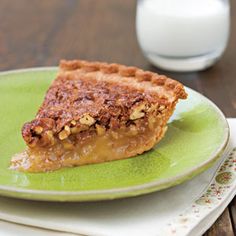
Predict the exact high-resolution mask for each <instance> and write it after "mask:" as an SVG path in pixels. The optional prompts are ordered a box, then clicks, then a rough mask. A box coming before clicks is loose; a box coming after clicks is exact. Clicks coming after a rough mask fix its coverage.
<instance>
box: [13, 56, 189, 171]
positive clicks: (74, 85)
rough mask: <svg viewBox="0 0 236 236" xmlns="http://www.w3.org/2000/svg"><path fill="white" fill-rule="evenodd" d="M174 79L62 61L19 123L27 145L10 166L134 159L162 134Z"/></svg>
mask: <svg viewBox="0 0 236 236" xmlns="http://www.w3.org/2000/svg"><path fill="white" fill-rule="evenodd" d="M186 97H187V94H186V92H185V91H184V88H183V85H182V84H180V83H179V82H177V81H175V80H172V79H170V78H167V77H166V76H164V75H158V74H156V73H152V72H149V71H143V70H141V69H138V68H136V67H127V66H123V65H118V64H107V63H100V62H88V61H81V60H74V61H61V63H60V71H59V74H58V76H57V78H56V79H55V80H54V81H53V83H52V85H51V86H50V88H49V89H48V91H47V93H46V96H45V99H44V102H43V104H42V106H41V107H40V109H39V111H38V113H37V115H36V118H35V119H34V120H32V121H31V122H27V123H25V124H24V126H23V128H22V136H23V138H24V140H25V142H26V144H27V146H28V148H27V150H25V151H24V152H23V153H20V154H16V155H15V156H13V158H12V160H11V168H13V169H18V170H22V171H29V172H40V171H51V170H55V169H59V168H61V167H71V166H79V165H84V164H90V163H99V162H104V161H112V160H118V159H124V158H128V157H133V156H135V155H137V154H141V153H143V152H144V151H147V150H149V149H151V148H152V147H153V146H154V145H155V144H156V143H157V142H159V141H160V139H161V138H162V137H163V136H164V134H165V132H166V129H167V126H166V124H167V121H168V119H169V117H170V116H171V114H172V113H173V111H174V108H175V105H176V103H177V101H178V99H185V98H186Z"/></svg>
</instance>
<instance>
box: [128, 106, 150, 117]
mask: <svg viewBox="0 0 236 236" xmlns="http://www.w3.org/2000/svg"><path fill="white" fill-rule="evenodd" d="M145 110H146V104H145V103H142V104H140V105H139V106H137V107H135V108H134V110H133V112H132V113H131V115H130V120H136V119H140V118H142V117H144V116H145V112H144V111H145Z"/></svg>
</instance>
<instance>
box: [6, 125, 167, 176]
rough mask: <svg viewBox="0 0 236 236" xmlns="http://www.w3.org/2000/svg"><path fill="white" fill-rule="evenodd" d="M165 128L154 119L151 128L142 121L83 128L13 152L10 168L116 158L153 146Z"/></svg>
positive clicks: (41, 167) (32, 168)
mask: <svg viewBox="0 0 236 236" xmlns="http://www.w3.org/2000/svg"><path fill="white" fill-rule="evenodd" d="M165 131H166V127H162V126H161V125H160V124H158V122H155V123H153V124H152V126H151V127H150V123H149V124H144V125H143V126H140V128H137V127H136V126H130V127H125V128H123V129H118V130H116V131H111V130H108V131H107V132H105V133H100V134H99V135H98V134H97V132H96V131H95V130H94V131H83V132H81V133H80V135H79V140H80V141H79V142H78V141H77V142H76V141H75V140H76V139H78V136H76V135H73V134H72V135H70V136H69V137H68V138H67V139H65V140H59V139H57V140H56V141H55V143H54V145H53V146H51V147H49V148H44V147H38V146H36V147H33V148H28V149H27V150H25V151H24V152H22V153H19V154H16V155H15V156H13V158H12V160H11V169H17V170H20V171H28V172H45V171H52V170H56V169H59V168H62V167H72V166H79V165H85V164H92V163H99V162H104V161H111V160H119V159H124V158H128V157H132V156H134V155H136V154H141V153H142V152H143V151H147V150H149V149H150V148H152V147H153V145H154V144H155V143H156V142H157V141H158V140H160V139H161V138H162V137H163V135H164V133H165Z"/></svg>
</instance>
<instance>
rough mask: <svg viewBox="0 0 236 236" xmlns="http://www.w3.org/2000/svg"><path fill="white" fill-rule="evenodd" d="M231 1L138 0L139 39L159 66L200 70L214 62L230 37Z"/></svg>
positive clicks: (153, 61)
mask: <svg viewBox="0 0 236 236" xmlns="http://www.w3.org/2000/svg"><path fill="white" fill-rule="evenodd" d="M229 8H230V6H229V1H228V0H138V4H137V14H136V31H137V38H138V42H139V44H140V47H141V49H142V51H143V52H144V55H145V56H146V57H147V59H148V60H149V61H150V62H151V63H152V64H154V65H156V66H157V67H160V68H163V69H166V70H171V71H197V70H203V69H205V68H207V67H210V66H211V65H213V64H214V63H215V62H216V61H217V60H218V59H219V58H220V57H221V55H222V54H223V52H224V50H225V48H226V45H227V41H228V38H229V27H230V9H229Z"/></svg>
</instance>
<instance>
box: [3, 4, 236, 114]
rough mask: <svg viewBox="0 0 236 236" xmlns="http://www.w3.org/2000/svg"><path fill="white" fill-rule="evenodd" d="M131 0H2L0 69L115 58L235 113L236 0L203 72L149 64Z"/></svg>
mask: <svg viewBox="0 0 236 236" xmlns="http://www.w3.org/2000/svg"><path fill="white" fill-rule="evenodd" d="M136 4H137V2H136V0H127V1H123V0H99V1H95V0H66V1H65V0H50V1H48V0H41V1H38V0H11V1H9V0H1V1H0V55H1V57H0V70H1V71H3V70H10V69H17V68H26V67H37V66H55V65H57V64H58V62H59V60H60V59H75V58H80V59H86V60H100V61H107V62H117V63H122V64H126V65H133V66H138V67H141V68H143V69H147V70H151V71H156V72H159V73H164V74H166V75H168V76H170V77H173V78H174V79H177V80H180V81H181V82H183V83H184V84H185V85H186V86H189V87H191V88H194V89H195V90H197V91H200V92H201V93H203V94H205V95H206V96H207V97H209V98H210V99H212V100H213V101H214V102H215V103H216V104H217V105H218V106H219V107H220V108H221V109H222V110H223V112H224V113H225V114H226V116H228V117H233V116H236V89H233V88H236V78H235V77H236V76H235V75H236V46H235V42H236V27H235V24H236V23H235V22H236V15H235V9H236V2H235V1H233V0H232V1H231V35H230V39H229V43H228V46H227V49H226V51H225V53H224V54H223V57H222V58H221V59H220V61H219V62H217V63H216V65H214V66H213V67H211V68H209V69H208V70H206V71H202V72H191V73H175V72H168V71H162V70H160V69H157V68H155V67H153V66H152V65H151V64H150V63H149V62H148V61H147V60H146V59H145V58H144V56H143V54H142V51H141V50H140V47H139V45H138V42H137V38H136V32H135V14H136Z"/></svg>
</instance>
